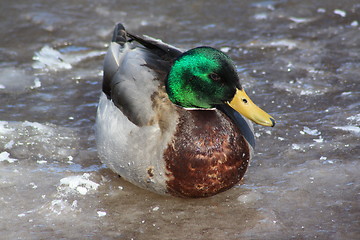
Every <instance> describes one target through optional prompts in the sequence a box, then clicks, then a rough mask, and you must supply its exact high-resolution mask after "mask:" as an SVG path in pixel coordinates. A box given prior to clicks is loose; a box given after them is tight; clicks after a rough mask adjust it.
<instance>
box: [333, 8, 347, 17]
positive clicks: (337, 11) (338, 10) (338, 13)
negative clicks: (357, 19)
mask: <svg viewBox="0 0 360 240" xmlns="http://www.w3.org/2000/svg"><path fill="white" fill-rule="evenodd" d="M334 14H336V15H339V16H341V17H346V12H345V11H344V10H341V9H335V10H334Z"/></svg>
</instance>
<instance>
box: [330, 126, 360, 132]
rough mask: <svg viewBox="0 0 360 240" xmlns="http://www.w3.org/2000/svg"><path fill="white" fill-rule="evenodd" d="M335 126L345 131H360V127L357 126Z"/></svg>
mask: <svg viewBox="0 0 360 240" xmlns="http://www.w3.org/2000/svg"><path fill="white" fill-rule="evenodd" d="M334 128H335V129H339V130H343V131H348V132H353V133H360V127H357V126H337V127H334Z"/></svg>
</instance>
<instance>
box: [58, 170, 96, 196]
mask: <svg viewBox="0 0 360 240" xmlns="http://www.w3.org/2000/svg"><path fill="white" fill-rule="evenodd" d="M89 177H90V173H84V174H83V175H79V176H70V177H65V178H62V179H60V186H59V190H62V191H65V192H66V193H68V192H77V193H80V194H81V195H86V194H87V193H88V191H89V190H97V188H98V187H99V184H98V183H96V182H93V181H91V180H89Z"/></svg>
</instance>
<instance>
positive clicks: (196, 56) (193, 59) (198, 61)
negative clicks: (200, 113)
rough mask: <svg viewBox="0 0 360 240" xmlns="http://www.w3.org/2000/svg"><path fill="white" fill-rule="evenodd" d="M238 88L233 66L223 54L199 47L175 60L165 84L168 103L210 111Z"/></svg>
mask: <svg viewBox="0 0 360 240" xmlns="http://www.w3.org/2000/svg"><path fill="white" fill-rule="evenodd" d="M237 88H238V89H241V86H240V82H239V78H238V75H237V73H236V70H235V66H234V64H233V62H232V61H231V59H230V58H229V57H228V56H227V55H226V54H224V53H223V52H221V51H219V50H216V49H214V48H211V47H198V48H194V49H191V50H189V51H187V52H185V53H184V54H182V55H181V56H180V57H179V58H178V59H177V60H175V62H174V64H173V66H172V68H171V70H170V72H169V74H168V77H167V81H166V90H167V93H168V95H169V98H170V100H171V101H172V102H173V103H175V104H177V105H179V106H182V107H185V108H212V107H214V106H215V105H217V104H224V103H226V102H228V101H231V100H232V99H233V97H234V95H235V93H236V89H237Z"/></svg>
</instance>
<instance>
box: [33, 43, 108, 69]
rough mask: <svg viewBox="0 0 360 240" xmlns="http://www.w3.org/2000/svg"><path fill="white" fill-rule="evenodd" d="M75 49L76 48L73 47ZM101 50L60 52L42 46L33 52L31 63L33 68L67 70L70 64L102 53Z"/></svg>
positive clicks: (70, 66)
mask: <svg viewBox="0 0 360 240" xmlns="http://www.w3.org/2000/svg"><path fill="white" fill-rule="evenodd" d="M74 49H76V48H74ZM103 54H104V52H102V51H83V49H79V51H76V50H73V51H67V52H64V53H61V52H60V51H58V50H56V49H54V48H52V47H50V46H44V47H43V48H42V49H41V50H40V51H39V52H35V55H34V56H33V60H34V61H35V62H34V63H33V65H32V67H33V68H34V69H42V70H53V71H57V70H68V69H71V68H72V65H74V64H77V63H79V62H81V61H83V60H85V59H87V58H92V57H96V56H101V55H103Z"/></svg>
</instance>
